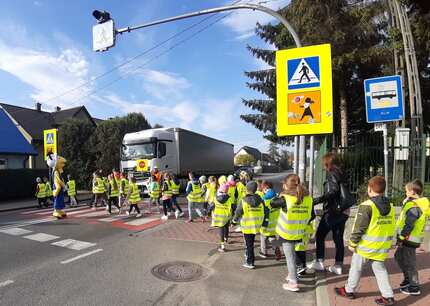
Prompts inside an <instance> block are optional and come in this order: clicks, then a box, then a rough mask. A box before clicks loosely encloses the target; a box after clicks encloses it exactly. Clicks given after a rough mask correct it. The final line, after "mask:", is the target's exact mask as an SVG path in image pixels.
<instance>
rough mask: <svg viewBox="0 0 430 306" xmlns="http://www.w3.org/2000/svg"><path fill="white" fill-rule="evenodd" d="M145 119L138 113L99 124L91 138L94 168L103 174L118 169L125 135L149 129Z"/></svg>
mask: <svg viewBox="0 0 430 306" xmlns="http://www.w3.org/2000/svg"><path fill="white" fill-rule="evenodd" d="M150 128H151V126H150V124H149V123H148V121H147V120H146V118H145V117H144V116H143V115H142V114H140V113H130V114H128V115H127V116H125V117H115V118H112V119H109V120H105V121H103V122H102V123H100V124H99V125H98V126H97V128H96V130H95V132H94V134H93V136H92V137H91V144H92V153H93V154H94V157H95V167H96V168H97V169H101V170H103V172H104V173H108V172H110V171H112V169H113V168H116V169H118V168H119V162H120V149H121V143H122V139H123V137H124V135H125V134H127V133H133V132H138V131H141V130H146V129H150Z"/></svg>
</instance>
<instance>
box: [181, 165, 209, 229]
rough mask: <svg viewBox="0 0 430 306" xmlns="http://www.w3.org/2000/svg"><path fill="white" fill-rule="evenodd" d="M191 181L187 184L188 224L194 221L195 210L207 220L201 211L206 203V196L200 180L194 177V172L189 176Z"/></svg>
mask: <svg viewBox="0 0 430 306" xmlns="http://www.w3.org/2000/svg"><path fill="white" fill-rule="evenodd" d="M188 176H189V178H190V181H189V182H188V184H187V188H186V190H185V192H186V193H187V200H188V220H187V223H189V222H193V221H194V218H193V217H194V216H193V211H194V210H195V211H196V213H197V215H198V216H199V217H200V218H201V219H202V221H204V220H205V218H204V215H203V213H202V210H201V205H203V202H204V200H205V199H204V194H203V191H202V186H201V184H200V182H199V180H198V179H197V178H196V177H195V176H194V174H193V173H192V172H190V173H189V174H188Z"/></svg>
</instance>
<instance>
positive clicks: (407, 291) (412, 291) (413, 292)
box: [400, 286, 421, 295]
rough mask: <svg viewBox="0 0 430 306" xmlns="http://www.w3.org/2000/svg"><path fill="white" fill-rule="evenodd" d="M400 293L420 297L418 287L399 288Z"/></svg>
mask: <svg viewBox="0 0 430 306" xmlns="http://www.w3.org/2000/svg"><path fill="white" fill-rule="evenodd" d="M400 292H401V293H403V294H407V295H420V294H421V290H420V287H412V286H408V287H404V288H400Z"/></svg>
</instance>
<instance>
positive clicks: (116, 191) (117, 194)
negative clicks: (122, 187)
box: [109, 179, 119, 197]
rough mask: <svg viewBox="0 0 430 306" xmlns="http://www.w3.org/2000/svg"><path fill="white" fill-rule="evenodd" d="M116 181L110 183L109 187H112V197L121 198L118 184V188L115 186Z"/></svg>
mask: <svg viewBox="0 0 430 306" xmlns="http://www.w3.org/2000/svg"><path fill="white" fill-rule="evenodd" d="M114 183H116V182H114V179H113V180H110V181H109V185H110V195H109V196H110V197H119V188H118V184H116V188H115V186H114Z"/></svg>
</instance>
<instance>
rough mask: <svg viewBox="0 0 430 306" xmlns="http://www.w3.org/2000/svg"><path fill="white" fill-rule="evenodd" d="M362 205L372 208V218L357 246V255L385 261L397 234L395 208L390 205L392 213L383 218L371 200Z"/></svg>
mask: <svg viewBox="0 0 430 306" xmlns="http://www.w3.org/2000/svg"><path fill="white" fill-rule="evenodd" d="M360 205H368V206H370V207H371V208H372V218H371V219H370V224H369V227H368V228H367V230H366V232H365V233H364V235H363V236H362V237H361V240H360V242H359V243H358V245H357V254H359V255H361V256H363V257H365V258H368V259H372V260H378V261H384V260H385V258H387V256H388V251H389V250H390V248H391V245H392V244H393V236H394V234H395V232H396V221H395V218H396V217H395V211H394V207H393V205H392V204H390V206H391V209H390V212H389V213H388V215H386V216H382V215H381V214H380V213H379V210H378V208H377V207H376V205H375V203H373V202H372V201H371V200H367V201H365V202H363V203H361V204H360ZM353 230H354V229H353Z"/></svg>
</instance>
